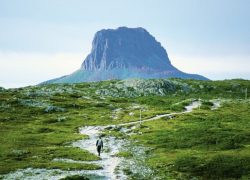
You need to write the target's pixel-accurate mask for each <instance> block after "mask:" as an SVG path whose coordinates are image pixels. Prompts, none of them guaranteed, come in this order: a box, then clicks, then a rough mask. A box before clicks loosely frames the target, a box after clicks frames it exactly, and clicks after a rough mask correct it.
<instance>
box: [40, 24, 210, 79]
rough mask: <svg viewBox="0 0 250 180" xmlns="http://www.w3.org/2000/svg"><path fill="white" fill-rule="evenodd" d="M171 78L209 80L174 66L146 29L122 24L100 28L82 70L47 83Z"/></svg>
mask: <svg viewBox="0 0 250 180" xmlns="http://www.w3.org/2000/svg"><path fill="white" fill-rule="evenodd" d="M169 77H178V78H188V79H201V80H207V78H205V77H203V76H200V75H196V74H187V73H184V72H181V71H179V70H178V69H177V68H175V67H174V66H173V65H172V64H171V62H170V60H169V58H168V54H167V52H166V50H165V49H164V48H163V47H162V46H161V44H160V43H159V42H158V41H156V39H155V38H154V37H153V36H152V35H151V34H150V33H149V32H148V31H146V30H145V29H143V28H127V27H120V28H117V29H104V30H101V31H98V32H97V33H96V34H95V37H94V39H93V42H92V50H91V52H90V54H89V55H88V56H87V57H86V59H85V60H84V61H83V63H82V66H81V68H80V69H79V70H77V71H76V72H74V73H72V74H70V75H68V76H63V77H61V78H56V79H53V80H49V81H47V82H45V83H75V82H86V81H101V80H109V79H131V78H146V79H149V78H169Z"/></svg>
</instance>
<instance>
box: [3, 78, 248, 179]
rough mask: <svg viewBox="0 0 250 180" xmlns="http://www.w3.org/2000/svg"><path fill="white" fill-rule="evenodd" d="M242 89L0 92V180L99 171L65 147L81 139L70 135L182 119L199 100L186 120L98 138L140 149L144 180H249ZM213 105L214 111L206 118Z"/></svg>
mask: <svg viewBox="0 0 250 180" xmlns="http://www.w3.org/2000/svg"><path fill="white" fill-rule="evenodd" d="M246 89H248V90H249V91H250V81H248V80H240V79H236V80H224V81H198V80H181V79H158V80H153V79H152V80H127V81H118V80H112V81H103V82H95V83H79V84H50V85H40V86H30V87H25V88H19V89H3V88H1V89H0V127H1V128H0V144H1V146H0V174H1V175H4V174H8V173H10V172H15V171H16V170H18V169H26V168H30V167H32V168H45V169H61V170H64V171H73V170H97V169H101V168H102V166H100V165H98V164H96V163H94V162H95V161H96V160H99V159H100V158H99V157H98V156H96V155H95V154H92V153H90V152H88V151H87V150H83V149H80V148H77V147H73V146H71V144H72V142H74V141H77V140H80V139H84V138H85V139H86V138H88V137H87V136H86V135H81V134H79V132H78V131H79V129H78V128H80V127H83V126H97V125H116V124H117V125H119V124H121V123H125V122H133V121H137V120H139V118H140V109H141V110H142V119H147V118H151V117H154V116H156V115H161V114H166V113H172V112H182V111H184V107H185V106H186V105H188V104H190V103H191V102H193V101H195V100H199V99H200V101H201V103H202V105H201V106H200V108H197V109H195V110H194V111H193V112H190V113H185V114H178V115H175V116H171V117H163V118H160V119H158V120H153V121H148V122H143V124H142V125H141V126H137V125H136V126H134V127H133V129H130V128H132V125H127V126H125V128H127V129H130V131H129V132H130V133H131V134H129V133H128V131H126V132H124V131H122V130H121V128H111V129H109V130H107V131H105V132H103V136H115V137H116V138H118V139H125V140H126V141H129V142H131V143H130V146H131V147H132V146H138V147H144V148H145V157H143V158H144V161H143V162H145V164H144V165H145V166H147V167H148V168H150V169H151V170H152V171H151V173H150V174H149V175H147V176H145V177H144V179H152V177H158V178H159V179H192V178H194V179H195V178H196V179H249V178H250V158H249V157H250V131H249V130H250V101H249V100H247V99H245V98H246ZM249 95H250V93H248V96H249ZM214 101H218V102H220V107H219V108H218V109H214V110H211V108H212V107H213V105H214V104H213V102H214ZM135 153H136V152H132V150H131V151H130V148H127V149H124V151H123V152H120V153H119V154H117V156H119V157H124V158H125V159H128V160H131V161H136V160H134V159H135V158H137V157H136V155H135ZM55 158H66V159H72V160H76V161H86V163H77V162H74V163H72V162H60V161H54V159H55ZM92 162H93V163H92ZM138 162H139V161H138ZM124 167H126V168H125V169H123V171H124V173H125V174H126V175H127V176H128V177H129V178H131V179H140V177H141V175H140V174H139V173H135V172H133V171H132V170H131V169H129V168H127V166H125V165H124ZM2 177H4V176H2ZM0 178H1V176H0Z"/></svg>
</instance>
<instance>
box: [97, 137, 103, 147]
mask: <svg viewBox="0 0 250 180" xmlns="http://www.w3.org/2000/svg"><path fill="white" fill-rule="evenodd" d="M96 146H101V147H102V148H103V141H102V140H101V139H98V140H97V141H96Z"/></svg>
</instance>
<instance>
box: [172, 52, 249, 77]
mask: <svg viewBox="0 0 250 180" xmlns="http://www.w3.org/2000/svg"><path fill="white" fill-rule="evenodd" d="M170 59H171V62H172V64H173V65H174V66H176V67H177V68H179V69H180V70H182V71H184V72H187V73H195V74H201V75H204V76H206V77H208V78H209V79H212V80H222V79H233V78H244V79H250V56H242V57H240V56H239V57H237V56H235V57H232V56H231V57H224V56H223V57H198V56H193V57H191V56H179V55H171V57H170Z"/></svg>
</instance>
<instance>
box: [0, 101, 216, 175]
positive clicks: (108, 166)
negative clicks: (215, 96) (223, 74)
mask: <svg viewBox="0 0 250 180" xmlns="http://www.w3.org/2000/svg"><path fill="white" fill-rule="evenodd" d="M213 104H214V106H213V107H212V110H214V109H217V108H218V107H220V102H219V101H216V102H213ZM200 105H201V102H200V101H194V102H192V103H191V104H190V105H188V106H186V107H185V109H186V110H185V111H183V112H179V113H168V114H162V115H156V116H155V117H152V118H149V119H145V120H142V121H134V122H128V123H121V124H118V125H108V126H85V127H82V128H80V129H79V130H80V133H81V134H85V135H88V137H89V138H88V139H83V140H79V141H76V142H73V143H72V146H74V147H79V148H81V149H84V150H88V151H89V152H91V153H93V154H96V153H97V152H96V146H95V143H96V140H97V138H98V136H99V134H101V133H102V132H103V131H104V130H105V129H107V128H114V127H116V126H126V125H134V124H138V123H142V122H147V121H153V120H157V119H160V118H163V117H170V118H171V117H172V116H174V115H179V114H185V113H189V112H192V111H193V109H196V108H198V107H199V106H200ZM103 141H104V146H105V148H104V152H103V153H101V160H98V161H74V160H71V159H54V161H64V162H69V163H70V162H72V163H75V162H77V163H92V164H98V165H100V166H101V167H102V168H103V169H100V170H81V171H62V170H46V169H32V168H28V169H24V170H18V171H16V172H14V173H10V174H7V175H4V176H3V179H37V180H40V179H52V180H54V179H55V180H57V179H60V178H63V177H66V176H71V175H85V176H88V177H89V178H90V179H104V180H109V179H121V180H122V179H127V176H126V175H125V174H124V173H123V171H122V168H121V167H120V164H121V161H122V160H123V158H121V157H117V156H115V155H116V154H117V153H119V152H120V151H121V149H122V148H123V146H124V145H125V144H126V141H124V140H121V139H117V138H115V137H112V136H106V137H104V138H103Z"/></svg>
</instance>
